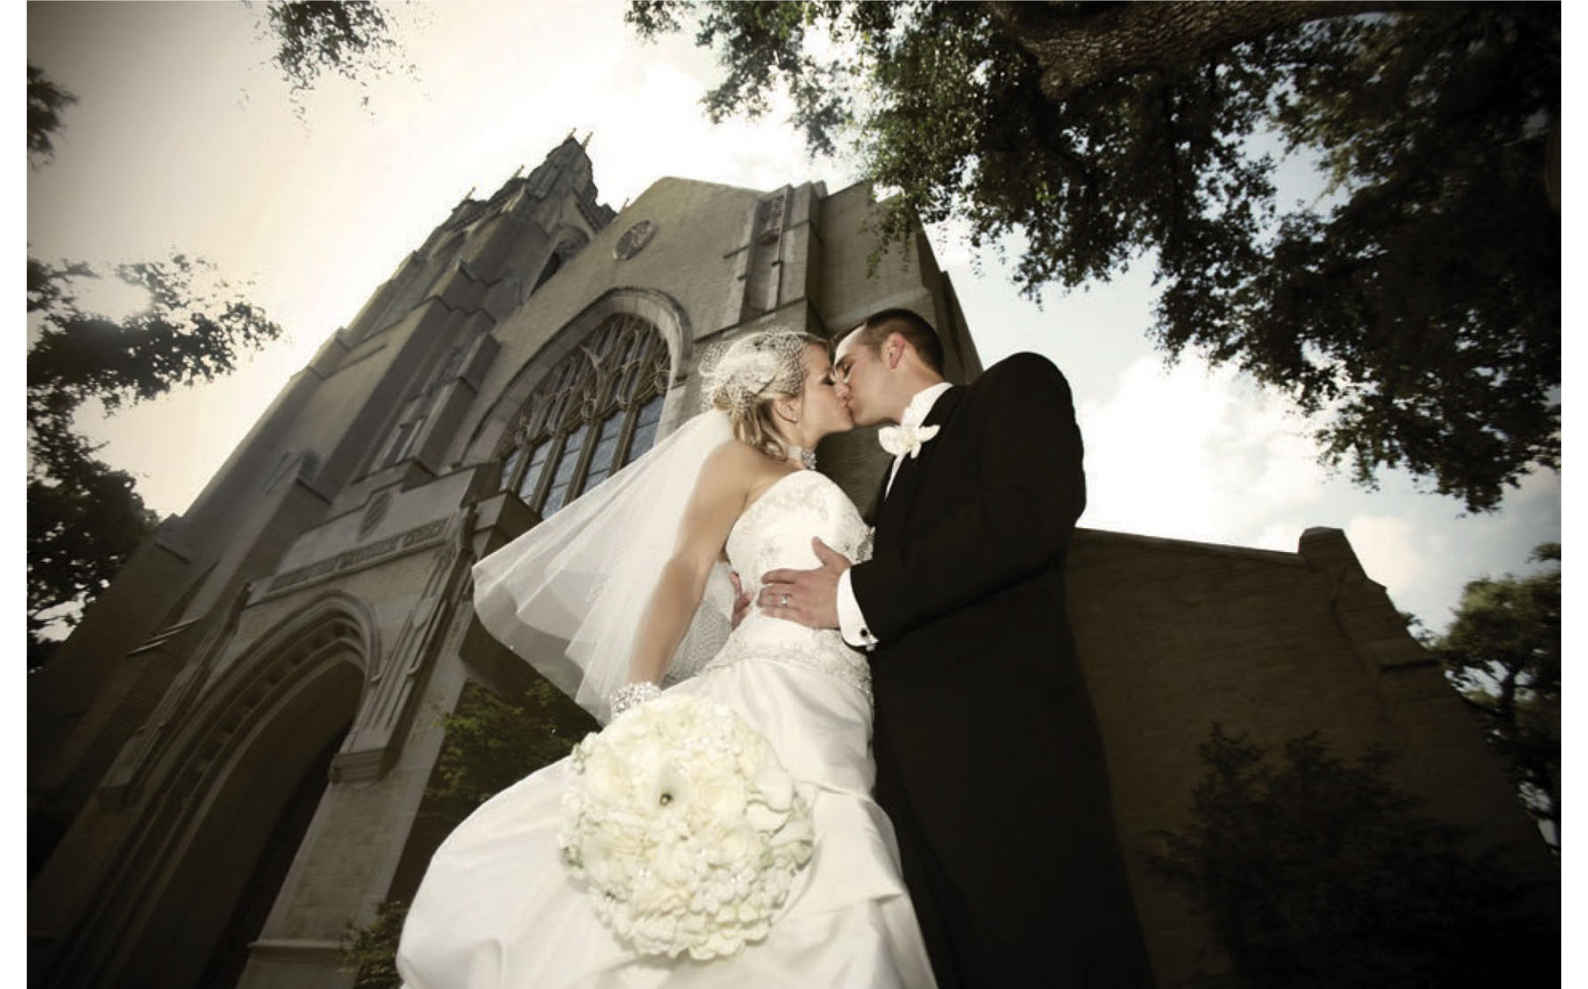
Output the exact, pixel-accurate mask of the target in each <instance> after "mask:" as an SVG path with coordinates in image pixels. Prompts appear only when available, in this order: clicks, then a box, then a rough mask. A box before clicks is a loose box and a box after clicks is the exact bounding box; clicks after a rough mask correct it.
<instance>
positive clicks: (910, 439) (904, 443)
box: [877, 426, 938, 460]
mask: <svg viewBox="0 0 1588 989" xmlns="http://www.w3.org/2000/svg"><path fill="white" fill-rule="evenodd" d="M937 430H938V427H936V426H883V427H882V428H881V429H879V430H877V442H878V443H881V444H882V448H883V449H884V450H886V451H888V452H889V453H891V454H893V455H894V456H895V457H903V456H908V457H909V458H910V459H911V460H914V459H915V457H916V455H917V454H919V453H920V452H921V444H923V443H925V442H926V441H927V440H929V439H931V438H932V437H934V436H936V435H937Z"/></svg>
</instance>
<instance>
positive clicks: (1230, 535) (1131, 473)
mask: <svg viewBox="0 0 1588 989" xmlns="http://www.w3.org/2000/svg"><path fill="white" fill-rule="evenodd" d="M1077 414H1078V416H1079V418H1080V420H1081V428H1082V433H1083V435H1084V436H1085V440H1086V450H1087V454H1086V474H1087V485H1088V489H1089V493H1088V503H1089V505H1090V507H1089V508H1088V510H1087V514H1086V516H1085V517H1084V518H1083V519H1082V522H1083V524H1085V525H1089V526H1096V527H1099V528H1115V529H1124V530H1126V531H1131V532H1140V533H1149V534H1153V535H1162V536H1169V537H1172V538H1181V539H1196V540H1205V541H1210V542H1225V543H1237V544H1240V545H1267V546H1270V547H1271V548H1285V549H1291V550H1293V549H1294V548H1295V540H1296V537H1297V536H1298V535H1299V529H1296V528H1295V526H1290V527H1289V531H1288V534H1285V533H1284V531H1283V530H1281V529H1276V528H1275V527H1274V525H1273V519H1274V516H1275V515H1276V514H1282V515H1285V516H1296V515H1298V514H1300V513H1301V509H1302V507H1303V506H1305V505H1306V504H1307V503H1309V502H1311V501H1313V500H1315V499H1316V498H1317V495H1318V490H1319V485H1320V484H1321V483H1322V481H1323V478H1324V474H1323V472H1322V470H1321V469H1320V468H1319V467H1318V465H1317V463H1316V457H1315V453H1314V447H1313V446H1312V444H1311V443H1310V441H1308V440H1307V439H1306V438H1305V435H1304V434H1303V432H1302V430H1301V428H1300V426H1299V424H1298V423H1297V421H1296V420H1295V419H1294V418H1293V417H1292V416H1290V415H1289V414H1288V413H1287V411H1286V409H1285V407H1284V405H1283V403H1282V400H1280V399H1278V398H1275V397H1272V396H1266V395H1263V394H1262V393H1260V392H1259V391H1258V390H1257V389H1256V388H1254V387H1253V386H1252V385H1250V384H1249V383H1247V382H1245V381H1244V380H1242V379H1241V378H1240V377H1239V376H1238V375H1237V374H1236V372H1234V371H1232V370H1230V369H1219V370H1213V371H1210V370H1209V369H1208V368H1207V366H1206V365H1204V364H1202V363H1201V362H1199V361H1197V360H1195V359H1194V358H1186V359H1184V360H1182V361H1181V362H1180V363H1178V364H1177V365H1175V366H1174V367H1173V368H1167V369H1166V368H1165V367H1164V366H1163V365H1162V362H1161V360H1160V358H1159V357H1157V356H1156V355H1145V356H1142V357H1140V358H1138V359H1137V360H1136V361H1135V362H1134V363H1132V364H1131V365H1130V366H1129V367H1127V368H1126V369H1125V371H1124V372H1123V373H1122V374H1121V375H1120V376H1119V380H1118V386H1117V388H1116V389H1115V391H1114V393H1113V394H1112V395H1111V396H1110V397H1109V398H1107V399H1105V400H1102V401H1100V402H1091V403H1084V402H1083V403H1082V405H1081V408H1080V409H1079V411H1078V413H1077Z"/></svg>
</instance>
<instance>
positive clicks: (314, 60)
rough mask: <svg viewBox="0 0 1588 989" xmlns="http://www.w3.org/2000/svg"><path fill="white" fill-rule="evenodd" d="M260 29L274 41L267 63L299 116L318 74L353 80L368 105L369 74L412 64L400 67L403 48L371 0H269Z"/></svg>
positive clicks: (410, 68) (411, 70) (410, 70)
mask: <svg viewBox="0 0 1588 989" xmlns="http://www.w3.org/2000/svg"><path fill="white" fill-rule="evenodd" d="M259 33H260V34H261V35H262V36H264V37H265V38H267V39H268V40H270V41H271V42H272V43H274V44H275V46H276V47H275V52H274V54H273V55H272V56H271V62H272V63H273V64H274V65H275V66H276V68H277V69H279V70H280V72H281V74H282V77H283V78H285V79H286V80H287V83H288V84H289V85H290V86H291V88H292V96H291V100H292V105H293V109H294V110H295V111H296V112H297V114H298V115H299V117H302V116H303V115H304V112H305V111H304V105H303V102H302V98H303V95H304V94H305V93H307V92H308V91H309V90H311V89H313V88H314V86H315V84H316V83H318V82H319V80H320V77H321V76H322V75H324V74H325V73H328V72H334V73H336V74H338V75H340V76H342V77H343V78H344V79H348V80H351V81H353V82H356V83H358V85H359V86H360V87H361V88H363V89H365V90H366V92H365V94H364V95H363V97H362V98H361V102H362V103H363V105H364V106H366V107H368V106H369V94H368V92H367V90H368V87H369V82H370V79H372V78H378V77H381V76H386V75H390V74H391V73H392V72H394V71H397V70H399V69H401V70H402V71H406V72H407V73H409V74H413V73H414V72H415V71H416V70H415V69H414V67H413V66H412V65H402V66H399V65H398V62H399V60H400V59H401V58H402V55H403V48H402V45H401V44H399V43H398V41H397V40H396V37H395V36H394V31H393V25H392V22H391V20H390V19H389V18H388V17H387V13H386V10H385V9H383V7H382V6H381V5H380V4H379V3H374V2H371V0H348V2H340V0H338V2H329V0H270V3H269V4H268V5H267V6H266V9H265V19H264V21H263V23H262V24H261V26H260V30H259Z"/></svg>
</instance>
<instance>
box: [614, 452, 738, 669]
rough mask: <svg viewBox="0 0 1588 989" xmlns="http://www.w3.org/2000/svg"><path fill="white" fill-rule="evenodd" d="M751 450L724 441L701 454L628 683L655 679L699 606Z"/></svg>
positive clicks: (636, 643)
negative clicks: (703, 458)
mask: <svg viewBox="0 0 1588 989" xmlns="http://www.w3.org/2000/svg"><path fill="white" fill-rule="evenodd" d="M756 456H757V454H756V453H755V452H754V451H753V450H751V449H750V448H749V447H747V446H744V445H743V444H740V443H725V444H723V445H722V447H720V448H719V449H717V450H716V451H715V452H713V453H712V454H711V456H710V457H708V458H706V462H705V464H704V465H702V467H701V469H700V477H699V478H697V479H696V481H695V490H694V491H693V492H692V493H691V494H690V496H689V504H688V505H687V506H686V507H685V509H684V517H683V520H682V521H681V522H680V523H679V527H678V540H677V542H676V544H675V545H674V547H673V555H672V556H671V557H670V558H669V559H668V561H667V563H666V564H665V565H664V566H663V567H662V572H661V574H660V575H659V576H658V579H657V582H656V589H655V590H654V591H652V592H651V598H650V601H649V603H648V604H646V606H645V613H644V617H643V618H642V619H641V620H640V630H639V634H638V636H637V637H636V638H635V641H634V652H633V653H632V654H631V656H630V657H629V680H628V682H629V683H656V682H658V681H660V680H661V679H662V676H663V674H665V673H666V672H667V664H668V661H669V660H670V659H671V658H672V655H673V652H674V651H675V650H676V649H677V648H678V643H679V642H680V641H682V640H683V638H684V632H685V631H686V630H687V629H688V628H689V621H690V618H691V617H693V615H694V614H695V609H696V608H698V607H700V599H701V597H702V596H703V595H704V594H705V590H706V578H707V577H708V576H709V575H710V573H711V568H712V566H713V565H714V564H715V563H716V562H717V558H718V556H720V555H721V553H722V548H723V545H724V544H725V543H726V542H727V541H728V533H729V531H730V530H732V528H733V523H734V522H735V521H737V520H738V518H739V514H740V513H741V512H742V511H743V510H744V502H745V496H746V495H747V494H748V492H749V487H750V480H751V477H752V476H753V475H752V473H751V468H752V465H753V463H754V460H753V458H754V457H756Z"/></svg>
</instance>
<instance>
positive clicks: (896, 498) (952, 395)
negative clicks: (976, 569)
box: [877, 386, 965, 540]
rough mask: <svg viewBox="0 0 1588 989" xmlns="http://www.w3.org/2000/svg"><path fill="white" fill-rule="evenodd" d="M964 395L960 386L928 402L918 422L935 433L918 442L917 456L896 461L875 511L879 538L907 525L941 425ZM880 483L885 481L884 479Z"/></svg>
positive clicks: (889, 536)
mask: <svg viewBox="0 0 1588 989" xmlns="http://www.w3.org/2000/svg"><path fill="white" fill-rule="evenodd" d="M964 397H965V389H964V388H963V387H962V386H955V387H953V388H950V389H949V390H948V391H946V392H944V393H943V394H941V395H939V396H938V398H937V401H936V402H935V403H934V404H933V405H932V411H931V413H930V414H928V415H927V417H926V421H925V422H923V423H922V425H923V426H937V427H939V430H938V435H937V436H936V437H934V438H932V439H930V440H927V441H926V442H925V443H923V444H921V452H920V453H919V454H918V455H916V456H915V457H905V458H904V460H903V461H902V462H901V463H900V464H899V473H898V474H897V475H896V476H895V477H894V478H893V487H892V488H891V489H889V490H888V492H887V496H886V497H885V498H883V500H882V507H881V508H879V509H878V510H877V538H878V539H879V540H888V539H894V538H897V537H898V535H899V534H900V532H901V531H902V529H903V527H904V526H905V525H906V524H908V522H909V518H910V514H911V509H912V508H913V507H914V505H915V500H916V494H917V492H918V491H919V490H920V488H921V484H922V482H923V481H924V480H925V478H926V476H927V474H928V471H929V468H930V466H931V464H932V462H933V461H934V460H935V459H936V454H937V449H938V447H939V446H940V445H941V442H942V439H943V435H942V434H943V429H942V427H943V426H944V424H945V423H947V422H948V420H949V419H950V417H952V416H953V414H954V410H955V409H957V408H959V403H960V401H961V400H962V399H963V398H964ZM883 483H884V484H885V483H887V481H886V478H884V481H883Z"/></svg>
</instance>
